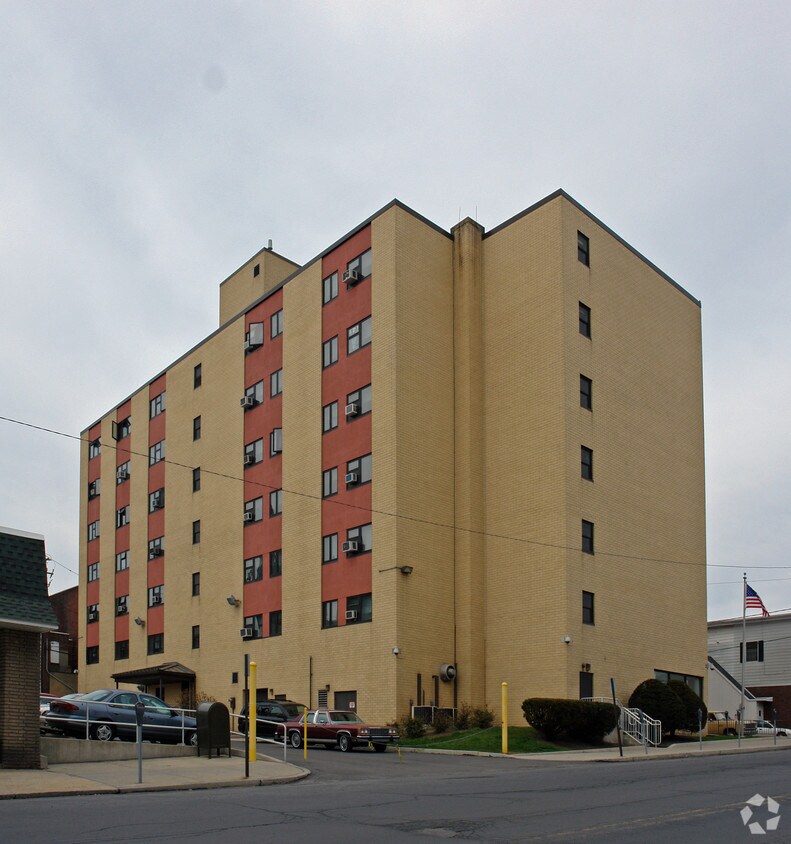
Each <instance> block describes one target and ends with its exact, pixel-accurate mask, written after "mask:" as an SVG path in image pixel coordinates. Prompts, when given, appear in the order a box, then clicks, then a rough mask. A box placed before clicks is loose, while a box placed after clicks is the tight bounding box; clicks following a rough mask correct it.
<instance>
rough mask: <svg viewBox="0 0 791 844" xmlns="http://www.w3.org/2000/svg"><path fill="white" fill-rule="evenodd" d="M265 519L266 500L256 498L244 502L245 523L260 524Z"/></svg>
mask: <svg viewBox="0 0 791 844" xmlns="http://www.w3.org/2000/svg"><path fill="white" fill-rule="evenodd" d="M263 518H264V499H263V498H254V499H253V500H252V501H245V502H244V523H245V524H250V522H260V521H261V519H263Z"/></svg>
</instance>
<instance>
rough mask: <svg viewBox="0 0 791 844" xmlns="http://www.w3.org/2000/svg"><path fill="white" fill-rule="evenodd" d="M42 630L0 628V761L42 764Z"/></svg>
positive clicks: (16, 764)
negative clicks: (30, 631) (40, 703)
mask: <svg viewBox="0 0 791 844" xmlns="http://www.w3.org/2000/svg"><path fill="white" fill-rule="evenodd" d="M40 672H41V634H40V633H29V632H26V631H22V630H0V712H2V713H3V717H2V718H0V765H1V766H2V767H3V768H39V767H41V757H40V752H41V749H40V745H39V712H38V698H39V691H40Z"/></svg>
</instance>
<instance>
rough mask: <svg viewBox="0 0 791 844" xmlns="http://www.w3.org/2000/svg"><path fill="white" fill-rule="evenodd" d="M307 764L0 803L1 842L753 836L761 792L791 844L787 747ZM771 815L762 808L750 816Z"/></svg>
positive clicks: (321, 759)
mask: <svg viewBox="0 0 791 844" xmlns="http://www.w3.org/2000/svg"><path fill="white" fill-rule="evenodd" d="M274 752H277V751H274ZM281 752H282V751H281ZM297 755H298V754H296V753H289V761H292V762H295V763H297V764H304V763H303V762H301V761H298V759H297V758H296V757H297ZM239 761H240V764H243V762H242V760H241V759H240V760H239ZM307 767H309V768H311V770H312V771H313V774H312V776H311V777H309V778H308V779H306V780H303V781H301V782H299V783H293V784H291V785H282V786H270V787H263V788H241V789H240V788H235V789H218V790H214V791H199V792H198V791H195V792H170V793H153V794H151V793H148V794H125V795H95V796H91V797H60V798H40V799H31V800H8V801H4V802H3V803H2V805H0V830H2V838H1V839H0V840H2V841H4V842H5V841H8V842H15V843H16V842H24V844H38V842H51V841H58V842H61V844H72V842H73V844H78V842H79V844H93V842H96V843H97V844H98V842H117V841H157V842H158V841H171V842H172V841H175V842H181V841H185V842H186V841H201V842H214V841H222V842H224V841H228V842H240V843H241V842H245V843H246V842H262V841H264V842H266V841H283V840H286V841H290V842H296V843H297V844H302V843H303V842H305V844H311V842H320V843H321V844H328V842H330V844H331V842H335V841H339V842H340V841H343V842H362V841H365V842H370V841H372V840H374V841H377V842H379V841H382V842H404V841H410V840H415V841H420V840H431V839H435V840H436V839H437V838H446V839H447V838H458V839H461V840H467V841H504V842H505V841H559V842H563V841H607V842H630V844H632V842H636V841H639V842H641V843H642V842H647V844H651V842H663V844H665V842H671V841H672V842H687V841H690V842H695V844H699V843H701V842H731V841H750V840H756V839H755V838H754V837H753V835H751V834H750V832H749V831H748V829H747V828H746V827H745V826H744V824H743V822H742V818H741V816H740V810H741V809H742V808H743V807H744V805H745V802H746V801H747V800H748V799H749V798H751V797H752V796H753V795H754V794H756V793H758V794H760V795H762V796H764V797H765V796H771V797H773V798H774V799H775V800H777V801H778V802H779V804H780V824H779V828H778V829H777V830H776V831H773V832H772V831H770V832H769V833H768V834H767V837H765V838H762V839H757V840H766V841H791V766H789V757H788V755H787V754H786V753H751V754H744V755H740V756H722V757H714V758H703V759H696V758H691V759H678V760H662V761H653V762H632V763H601V762H599V763H577V764H565V763H550V762H541V761H540V760H532V759H531V760H528V761H522V760H518V759H512V758H487V757H450V756H444V755H443V756H439V755H426V754H415V753H404V754H403V755H402V758H401V759H399V756H398V755H397V754H396V753H394V752H388V753H386V754H374V753H372V752H365V751H362V752H361V751H355V752H354V753H351V754H342V753H340V752H338V751H332V750H316V751H311V752H310V753H309V758H308V763H307ZM785 812H787V813H788V817H787V818H786V817H783V815H784V813H785ZM768 817H769V815H768V813H767V810H766V806H765V805H764V806H763V807H761V808H760V809H755V810H754V813H753V817H752V818H751V822H758V823H761V824H762V825H765V822H766V820H767V818H768ZM784 824H787V828H786V826H784Z"/></svg>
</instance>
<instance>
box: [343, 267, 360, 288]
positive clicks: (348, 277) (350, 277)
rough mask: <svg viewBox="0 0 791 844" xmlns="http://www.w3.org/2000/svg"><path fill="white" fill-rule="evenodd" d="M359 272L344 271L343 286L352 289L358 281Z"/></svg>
mask: <svg viewBox="0 0 791 844" xmlns="http://www.w3.org/2000/svg"><path fill="white" fill-rule="evenodd" d="M360 278H361V276H360V271H359V270H346V272H345V273H344V274H343V281H344V284H347V285H348V286H349V287H354V285H355V284H357V282H358V281H359V280H360Z"/></svg>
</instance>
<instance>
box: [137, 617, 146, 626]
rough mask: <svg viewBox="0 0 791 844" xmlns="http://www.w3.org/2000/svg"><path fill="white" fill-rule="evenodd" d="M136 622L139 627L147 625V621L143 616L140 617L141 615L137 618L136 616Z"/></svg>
mask: <svg viewBox="0 0 791 844" xmlns="http://www.w3.org/2000/svg"><path fill="white" fill-rule="evenodd" d="M135 624H136V625H137V626H138V627H145V626H146V623H145V621H143V619H142V618H140V616H137V618H135Z"/></svg>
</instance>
